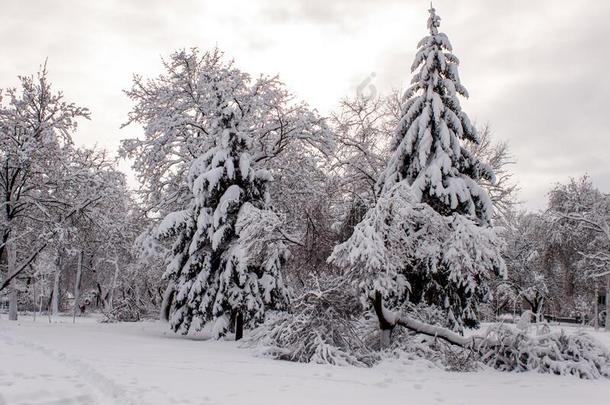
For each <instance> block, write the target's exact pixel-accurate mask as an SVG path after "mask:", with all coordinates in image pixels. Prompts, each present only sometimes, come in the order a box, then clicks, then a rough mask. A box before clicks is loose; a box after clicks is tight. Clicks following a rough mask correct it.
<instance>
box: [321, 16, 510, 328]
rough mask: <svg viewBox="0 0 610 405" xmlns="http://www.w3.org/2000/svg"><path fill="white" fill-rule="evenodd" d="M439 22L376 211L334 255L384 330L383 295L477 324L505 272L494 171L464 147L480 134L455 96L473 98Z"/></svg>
mask: <svg viewBox="0 0 610 405" xmlns="http://www.w3.org/2000/svg"><path fill="white" fill-rule="evenodd" d="M439 25H440V17H438V16H437V15H436V13H435V10H434V9H433V8H431V9H430V17H429V19H428V28H429V30H430V35H428V36H426V37H425V38H424V39H423V40H422V41H420V43H419V51H418V53H417V55H416V57H415V61H414V63H413V65H412V70H413V71H417V72H416V73H415V75H414V77H413V80H412V86H411V87H410V88H409V89H408V90H407V91H406V94H405V100H406V101H405V102H404V106H403V113H402V117H401V120H400V122H399V124H398V127H397V129H396V135H395V141H394V145H393V151H392V154H391V157H390V159H389V161H388V163H387V166H386V168H385V170H384V172H383V173H382V175H381V177H380V179H379V182H378V192H379V194H380V199H379V201H378V203H377V206H376V207H375V208H373V209H372V210H371V212H370V213H369V214H367V216H366V217H365V219H364V220H363V221H362V222H361V223H360V224H359V225H358V226H357V227H356V229H355V231H354V235H352V237H351V238H350V239H348V240H347V241H346V242H345V243H344V244H341V245H339V246H337V248H336V249H335V251H334V253H333V255H332V256H331V257H330V259H329V260H330V261H332V262H334V263H335V264H337V265H339V266H340V267H343V268H347V269H349V270H351V271H352V274H355V277H356V279H359V281H360V282H361V285H360V286H361V288H362V289H363V292H364V296H365V298H366V299H371V300H372V302H373V303H374V307H375V309H376V311H377V313H378V315H379V317H380V326H381V327H382V329H389V330H391V328H393V323H392V322H386V320H385V319H384V311H383V310H384V307H383V305H382V302H381V301H382V299H385V301H386V303H387V304H388V305H391V306H393V307H394V308H396V309H399V308H401V307H402V306H403V305H404V304H406V303H407V302H411V303H413V304H419V303H423V304H427V305H434V306H437V307H439V308H442V309H443V310H444V311H445V313H446V314H447V326H449V327H451V328H453V329H455V330H461V329H462V327H463V326H474V325H476V324H477V304H478V303H479V302H481V301H486V300H487V299H489V298H490V295H491V293H490V288H489V287H488V285H487V284H488V280H489V278H490V277H491V275H492V273H493V272H497V273H503V272H504V264H503V261H502V258H501V256H500V247H501V244H500V241H499V239H498V238H497V237H496V235H495V234H494V232H493V230H492V229H490V220H491V216H492V212H493V206H492V203H491V200H490V198H489V196H488V195H487V193H486V192H485V191H484V189H483V188H482V187H481V185H480V183H479V181H480V180H481V179H482V178H486V179H489V180H490V181H493V178H494V174H493V170H492V169H491V168H490V167H489V166H488V165H486V164H484V163H482V162H480V161H479V160H478V159H477V158H476V157H474V156H473V155H472V154H471V153H470V152H469V151H468V150H467V149H466V148H465V147H464V145H462V142H464V141H466V142H478V136H477V132H476V129H475V127H474V126H473V125H472V124H471V122H470V120H469V119H468V116H467V115H466V114H465V113H464V112H463V111H462V110H461V107H460V102H459V100H458V97H457V96H458V94H460V95H462V96H467V92H466V89H465V88H464V86H462V84H461V83H460V79H459V76H458V71H457V67H458V59H457V58H456V57H455V56H454V55H452V54H451V53H450V51H451V45H450V43H449V40H448V38H447V36H446V35H445V34H443V33H439V32H438V27H439ZM398 218H400V219H398ZM380 246H382V247H383V248H382V249H381V248H379V247H380Z"/></svg>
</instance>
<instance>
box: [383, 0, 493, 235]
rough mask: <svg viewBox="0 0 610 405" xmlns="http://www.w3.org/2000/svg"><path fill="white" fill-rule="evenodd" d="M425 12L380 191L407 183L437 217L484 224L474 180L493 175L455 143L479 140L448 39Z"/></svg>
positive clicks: (485, 203) (485, 206) (486, 205)
mask: <svg viewBox="0 0 610 405" xmlns="http://www.w3.org/2000/svg"><path fill="white" fill-rule="evenodd" d="M429 11H430V17H429V18H428V29H429V30H430V35H428V36H426V37H424V38H423V39H422V40H421V41H420V42H419V44H418V48H419V50H418V52H417V54H416V55H415V60H414V61H413V65H412V66H411V71H412V72H416V73H415V74H414V76H413V79H412V80H411V87H410V88H409V89H408V90H407V91H406V93H405V95H404V99H405V100H406V102H405V104H404V107H403V113H402V117H401V120H400V122H399V124H398V128H397V131H396V137H395V140H394V153H393V154H392V156H391V158H390V160H389V162H388V164H387V167H386V169H385V171H384V173H383V174H382V176H381V178H380V180H379V184H378V186H379V190H380V192H384V191H387V190H389V189H390V188H391V187H392V186H393V185H394V184H396V183H397V182H400V181H406V182H408V183H409V184H410V185H411V186H412V189H413V192H414V193H415V197H416V199H417V200H419V201H421V202H425V203H427V204H428V205H430V206H431V207H432V208H434V210H436V211H437V212H438V213H440V214H442V215H451V214H453V213H457V214H460V215H466V216H468V217H470V218H476V219H477V220H478V221H479V222H480V223H481V224H488V223H489V221H490V219H491V215H492V210H493V206H492V203H491V200H490V199H489V196H488V195H487V193H486V192H485V191H484V190H483V188H482V187H481V186H480V184H479V183H478V180H480V179H481V178H486V179H488V180H491V181H493V179H494V173H493V171H492V169H491V167H490V166H489V165H487V164H484V163H482V162H480V161H479V160H478V159H477V158H476V157H474V156H473V155H472V154H471V153H470V152H469V151H468V150H467V149H466V148H464V146H463V145H462V144H461V143H460V141H461V140H462V141H469V142H475V143H478V142H479V137H478V135H477V131H476V129H475V127H474V126H473V125H472V123H471V122H470V119H469V118H468V115H466V113H465V112H464V111H462V108H461V105H460V101H459V99H458V94H459V95H462V96H464V97H468V92H467V90H466V88H465V87H464V86H463V85H462V83H461V82H460V77H459V74H458V65H459V60H458V58H457V57H456V56H455V55H453V54H452V53H451V51H452V47H451V43H450V42H449V38H447V35H446V34H444V33H442V32H439V31H438V28H439V26H440V21H441V18H440V17H439V16H438V15H436V12H435V9H434V8H431V9H430V10H429Z"/></svg>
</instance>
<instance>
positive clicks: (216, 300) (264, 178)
mask: <svg viewBox="0 0 610 405" xmlns="http://www.w3.org/2000/svg"><path fill="white" fill-rule="evenodd" d="M218 111H219V113H218V116H217V120H216V123H215V125H211V133H212V136H213V137H214V139H215V145H214V146H213V147H212V148H211V149H210V150H209V151H208V152H206V153H204V154H203V155H202V156H200V157H199V158H197V159H196V160H195V161H194V162H193V164H192V165H191V168H190V171H189V174H188V186H189V189H190V190H191V192H192V196H193V198H192V201H191V203H190V205H189V207H188V208H187V209H186V210H184V211H180V212H176V213H173V214H170V215H169V216H168V217H167V218H166V219H165V220H164V221H163V223H162V224H161V225H160V233H161V234H162V235H164V236H170V235H172V234H173V235H175V236H177V238H176V241H175V243H174V246H173V257H172V260H171V262H170V264H169V266H168V268H167V271H166V277H167V278H169V280H170V282H172V283H173V285H174V289H173V291H174V292H175V295H174V297H173V304H172V306H171V308H170V314H169V320H170V324H171V327H172V329H173V330H174V331H176V332H181V333H183V334H186V333H188V331H189V329H190V328H191V324H192V322H193V321H197V322H198V325H197V327H203V326H204V325H205V324H207V323H209V322H213V325H212V331H213V333H214V334H215V335H216V336H222V335H224V334H225V333H226V332H227V331H228V330H229V329H231V328H232V327H233V326H234V327H235V333H236V335H235V336H236V339H239V338H241V336H242V333H243V326H244V325H246V326H249V325H253V324H255V323H256V322H259V321H261V320H262V319H263V316H264V312H265V309H267V308H274V309H279V308H283V307H284V306H285V305H286V303H287V301H288V296H287V290H286V288H285V286H284V283H283V280H282V277H281V274H280V266H281V262H282V260H283V258H284V255H285V253H286V250H285V248H284V247H283V245H282V244H281V243H280V244H276V246H275V249H274V248H271V249H270V248H269V246H265V247H264V249H262V250H261V249H258V251H257V249H252V243H251V242H252V241H251V239H252V238H251V237H250V236H251V235H250V234H251V233H252V232H254V231H253V229H256V227H257V226H259V225H260V224H261V223H265V221H260V222H256V221H251V220H249V219H248V218H245V217H248V216H250V218H251V216H252V215H253V212H255V213H258V215H261V216H264V215H267V217H268V216H269V215H272V213H271V212H270V211H269V210H267V205H268V192H267V182H268V181H269V180H270V179H271V176H270V175H269V173H268V172H267V171H266V170H262V169H259V170H256V168H255V165H254V164H252V156H251V153H250V151H251V148H252V138H251V137H250V136H249V133H248V128H247V127H246V128H242V127H241V126H240V120H239V116H240V113H239V111H240V107H239V106H235V105H229V104H226V105H219V108H218Z"/></svg>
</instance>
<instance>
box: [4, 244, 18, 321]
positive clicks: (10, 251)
mask: <svg viewBox="0 0 610 405" xmlns="http://www.w3.org/2000/svg"><path fill="white" fill-rule="evenodd" d="M5 251H6V261H7V265H8V266H7V267H8V269H7V270H8V273H7V274H9V275H10V274H13V273H14V272H15V270H16V269H17V268H16V266H17V251H16V250H15V242H14V241H12V240H7V241H6V245H5ZM16 284H17V279H13V280H11V282H10V286H9V290H10V291H9V296H8V319H9V320H10V321H16V320H17V317H18V315H17V298H18V292H17V286H16Z"/></svg>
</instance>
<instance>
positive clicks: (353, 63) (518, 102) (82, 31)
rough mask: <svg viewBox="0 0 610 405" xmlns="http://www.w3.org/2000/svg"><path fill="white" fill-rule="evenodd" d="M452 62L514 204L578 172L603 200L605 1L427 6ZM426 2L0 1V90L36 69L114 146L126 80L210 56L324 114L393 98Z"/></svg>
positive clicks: (608, 149)
mask: <svg viewBox="0 0 610 405" xmlns="http://www.w3.org/2000/svg"><path fill="white" fill-rule="evenodd" d="M434 4H435V7H436V8H437V10H438V12H439V13H440V15H441V16H442V17H443V21H442V26H441V28H442V30H443V31H444V32H446V33H447V34H448V35H449V38H450V39H451V40H452V43H453V45H454V48H455V53H456V54H457V56H458V57H459V58H460V60H461V62H462V67H461V75H462V81H463V82H464V84H465V85H466V87H467V88H468V89H469V90H470V94H471V99H470V100H468V101H465V102H464V106H465V109H466V111H467V112H468V113H469V114H470V115H471V118H473V119H475V120H477V121H478V122H488V123H490V125H491V126H492V128H493V130H494V134H495V136H496V137H497V138H498V139H502V140H506V141H508V142H509V143H510V145H511V147H512V150H513V153H514V155H515V157H516V158H517V161H518V163H517V165H516V167H515V172H516V175H517V178H518V180H519V181H520V182H521V185H522V189H523V193H522V199H524V200H526V201H527V202H528V206H529V207H530V208H540V207H542V205H543V204H544V199H545V193H546V192H547V190H548V189H549V188H550V187H551V185H552V184H553V183H554V182H557V181H566V180H567V178H568V177H570V176H579V175H581V174H583V173H585V172H588V173H589V174H591V176H592V178H593V179H594V181H595V182H596V184H598V185H599V186H600V187H601V188H602V189H604V190H606V191H610V164H609V163H608V162H610V142H608V140H607V137H608V128H610V114H609V113H608V107H607V105H608V101H607V99H608V95H609V94H610V75H608V74H607V72H606V69H607V66H608V65H609V63H610V52H608V51H610V26H609V25H608V24H607V21H608V20H610V2H604V1H595V0H586V1H580V2H569V1H556V0H555V1H552V0H543V1H536V2H531V1H526V0H514V1H485V0H468V1H459V2H455V1H451V0H437V1H435V2H434ZM428 7H429V1H427V0H425V1H424V0H410V1H404V0H359V1H353V0H289V1H280V0H260V1H246V0H244V1H226V2H216V1H212V0H209V1H208V0H188V1H187V0H180V1H172V2H167V1H164V0H152V1H151V0H137V1H135V0H132V1H118V0H114V1H104V2H88V1H80V0H64V1H49V0H38V1H34V0H2V12H1V13H0V54H2V55H3V56H4V57H3V62H2V64H0V87H7V86H10V85H15V84H16V75H17V74H28V73H33V72H35V70H36V69H37V67H38V66H39V65H40V63H41V62H43V60H44V58H45V57H47V56H48V57H49V68H50V72H51V76H52V80H53V82H54V83H55V85H56V87H57V88H61V89H62V90H64V92H65V93H66V97H67V98H69V99H71V100H74V101H77V102H79V103H81V104H83V105H86V106H88V107H90V108H91V109H92V110H93V113H94V115H93V118H94V119H93V121H92V122H87V123H84V124H83V125H82V126H81V131H80V132H79V137H78V139H77V141H78V142H80V143H85V144H93V143H98V144H101V145H106V146H109V147H110V148H115V147H116V146H117V144H118V141H119V139H121V138H125V137H129V136H137V135H138V134H139V129H138V128H137V127H134V128H128V129H127V130H120V131H119V129H118V128H119V126H120V124H121V123H122V122H123V121H124V120H125V117H126V114H127V112H128V111H129V109H130V103H129V100H127V99H126V98H125V97H124V95H123V94H122V92H121V90H122V89H124V88H127V87H129V85H130V77H131V74H132V73H143V74H145V75H156V74H158V73H159V71H160V69H161V64H160V59H159V58H160V56H165V55H167V54H168V53H170V52H171V51H172V50H174V49H178V48H182V47H190V46H199V47H201V48H209V47H211V46H214V45H219V46H220V47H221V48H223V49H224V50H225V51H226V52H227V54H229V55H230V56H234V57H235V59H236V61H237V64H238V65H239V66H241V67H243V68H244V69H245V70H247V71H250V72H252V73H254V74H256V73H260V72H263V73H270V74H275V73H280V74H281V77H282V78H283V79H284V80H285V81H286V82H287V84H288V85H289V86H290V87H291V88H292V89H293V90H294V91H295V92H296V94H297V95H299V96H300V97H303V98H304V99H305V100H306V101H308V102H310V103H311V104H312V105H313V106H315V107H319V108H320V109H321V111H323V112H329V111H330V110H331V109H332V108H333V106H335V105H336V103H337V102H338V100H339V99H340V98H341V97H344V96H349V95H354V93H355V88H356V87H357V86H358V84H359V83H360V82H361V81H362V80H363V79H364V78H366V77H367V76H368V75H369V74H370V73H371V72H375V73H376V76H375V85H376V86H377V87H378V89H379V90H380V91H389V90H391V89H392V88H403V87H404V86H405V85H406V84H407V83H408V82H409V80H410V72H409V70H408V69H409V67H410V65H411V61H412V59H413V55H414V53H415V46H416V44H417V41H418V40H419V39H420V38H421V37H422V36H423V35H425V33H426V26H425V24H426V18H427V12H426V10H427V8H428Z"/></svg>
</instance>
